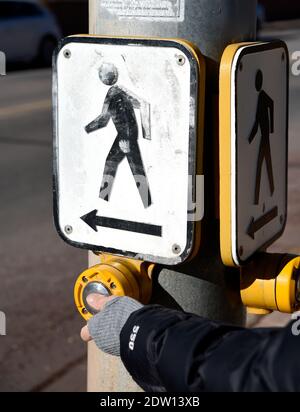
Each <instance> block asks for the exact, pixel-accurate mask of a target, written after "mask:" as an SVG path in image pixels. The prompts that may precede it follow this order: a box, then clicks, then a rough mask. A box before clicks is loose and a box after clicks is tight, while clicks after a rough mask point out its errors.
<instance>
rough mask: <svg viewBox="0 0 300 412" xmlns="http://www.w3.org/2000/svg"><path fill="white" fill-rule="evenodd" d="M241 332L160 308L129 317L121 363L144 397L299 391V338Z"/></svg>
mask: <svg viewBox="0 0 300 412" xmlns="http://www.w3.org/2000/svg"><path fill="white" fill-rule="evenodd" d="M296 335H297V334H296V333H294V334H293V333H292V325H291V324H290V325H289V326H287V327H286V328H268V329H244V328H238V327H234V326H230V325H224V324H221V323H217V322H213V321H209V320H207V319H204V318H201V317H198V316H196V315H191V314H187V313H182V312H178V311H174V310H170V309H166V308H163V307H160V306H145V307H144V308H143V309H140V310H138V311H137V312H134V313H133V314H132V315H131V316H130V318H129V319H128V321H127V323H126V324H125V326H124V327H123V329H122V332H121V358H122V361H123V363H124V364H125V366H126V368H127V370H128V371H129V372H130V374H131V375H132V377H133V379H134V380H135V381H136V382H137V383H138V384H139V385H140V386H141V387H142V388H143V389H144V390H146V391H159V390H161V391H168V392H217V391H220V392H232V391H234V392H240V391H245V392H246V391H247V392H254V391H265V392H271V391H272V392H275V391H293V392H294V391H295V392H297V391H300V336H299V334H298V336H296Z"/></svg>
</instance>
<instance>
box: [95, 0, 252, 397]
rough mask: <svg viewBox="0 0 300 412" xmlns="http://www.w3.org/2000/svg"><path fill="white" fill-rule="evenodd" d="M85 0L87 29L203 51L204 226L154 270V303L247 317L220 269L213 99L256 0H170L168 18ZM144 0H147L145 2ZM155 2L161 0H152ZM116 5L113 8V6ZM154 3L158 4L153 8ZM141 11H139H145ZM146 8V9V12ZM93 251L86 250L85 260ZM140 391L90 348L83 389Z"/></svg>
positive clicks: (126, 4)
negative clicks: (189, 248)
mask: <svg viewBox="0 0 300 412" xmlns="http://www.w3.org/2000/svg"><path fill="white" fill-rule="evenodd" d="M119 3H122V6H116V4H117V3H116V2H113V1H109V0H89V31H90V34H94V35H104V36H118V37H122V36H129V37H130V36H138V37H149V38H151V37H161V38H181V39H185V40H188V41H191V42H192V43H194V44H195V45H196V46H198V48H199V49H200V50H201V52H202V53H203V54H204V56H205V57H206V62H207V80H206V115H205V135H204V175H205V219H204V220H203V222H202V223H203V224H202V247H201V254H200V255H199V256H197V257H196V258H195V259H194V260H193V261H192V262H190V263H188V264H185V265H182V266H181V267H176V268H167V267H164V268H159V267H157V269H156V270H155V273H154V276H153V299H152V302H154V303H159V304H162V305H165V306H169V307H174V308H177V309H182V310H185V311H187V312H191V313H195V314H198V315H201V316H205V317H208V318H210V319H215V320H221V321H225V322H229V323H232V324H238V325H243V324H244V323H245V310H244V307H243V305H242V302H241V298H240V275H239V270H238V269H229V268H225V266H224V265H223V263H222V262H221V258H220V242H219V188H218V185H219V167H218V159H219V154H218V147H219V142H218V121H219V113H218V103H219V100H218V99H219V63H220V60H221V56H222V52H223V50H224V49H225V47H226V46H227V45H228V44H230V43H238V42H242V41H253V40H255V38H256V5H257V1H256V0H244V1H240V0H172V1H170V2H169V3H170V4H171V5H173V7H175V6H176V5H177V6H178V8H176V9H175V8H172V7H171V6H170V7H171V8H170V11H169V12H170V14H169V15H168V18H166V16H165V15H164V16H163V15H162V16H159V13H158V12H157V10H156V12H155V16H154V17H153V16H152V17H151V15H150V14H149V7H146V6H149V4H152V3H153V2H151V3H149V1H148V0H140V1H139V3H140V7H139V9H140V10H141V11H140V12H139V15H138V13H137V11H136V10H134V8H133V4H134V3H135V4H136V1H135V2H133V1H132V0H123V1H121V2H119ZM147 3H148V4H147ZM157 4H158V5H160V4H161V1H160V0H158V1H157ZM118 7H119V9H118ZM156 9H157V8H156ZM143 10H144V11H143ZM146 10H148V11H146ZM98 263H100V262H99V257H97V256H95V255H94V254H92V253H90V256H89V264H90V265H95V264H98ZM139 390H140V389H139V388H138V387H137V385H135V383H134V382H133V381H132V380H131V378H130V377H129V376H128V374H127V372H126V370H125V368H124V367H123V365H122V363H121V361H120V360H119V359H117V358H113V357H111V356H109V355H105V354H103V353H101V352H100V351H98V349H97V348H96V346H95V345H94V343H93V342H92V343H90V344H89V348H88V391H92V392H123V391H139Z"/></svg>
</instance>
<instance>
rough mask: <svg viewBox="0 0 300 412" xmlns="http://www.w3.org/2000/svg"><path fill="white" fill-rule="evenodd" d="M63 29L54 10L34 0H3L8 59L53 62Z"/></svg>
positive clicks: (0, 11)
mask: <svg viewBox="0 0 300 412" xmlns="http://www.w3.org/2000/svg"><path fill="white" fill-rule="evenodd" d="M60 38H61V31H60V29H59V27H58V25H57V23H56V20H55V18H54V17H53V15H52V14H51V12H50V11H49V10H48V9H47V8H46V7H44V6H42V5H40V4H38V3H37V2H34V1H33V0H19V1H17V0H0V50H1V51H2V52H4V53H5V55H6V60H7V62H23V63H30V62H33V61H35V60H38V61H39V62H41V63H42V64H44V65H50V64H51V59H52V53H53V51H54V49H55V48H56V45H57V43H58V41H59V39H60Z"/></svg>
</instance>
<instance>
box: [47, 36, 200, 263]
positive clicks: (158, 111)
mask: <svg viewBox="0 0 300 412" xmlns="http://www.w3.org/2000/svg"><path fill="white" fill-rule="evenodd" d="M197 53H198V52H197ZM197 53H196V51H194V49H192V48H190V46H189V45H187V44H186V43H184V42H178V41H169V40H150V39H149V40H138V39H108V38H101V37H99V38H96V37H70V38H68V39H66V40H64V42H63V43H62V45H61V48H60V50H59V51H58V52H57V56H56V62H55V68H54V97H55V110H54V116H55V130H56V136H55V197H56V211H55V213H56V225H57V228H58V231H59V233H60V234H61V235H62V237H63V238H64V239H65V240H66V241H68V242H69V243H71V244H73V245H74V246H78V247H83V248H88V249H92V250H97V251H107V252H110V253H115V254H119V255H122V256H128V257H135V258H137V259H143V260H146V261H151V262H155V263H164V264H170V265H175V264H179V263H182V262H183V261H185V260H186V259H187V258H188V257H189V256H190V255H191V253H193V252H194V250H195V245H196V244H197V243H199V242H200V239H199V238H200V236H199V233H200V231H199V229H200V228H199V225H198V223H197V222H200V220H201V219H202V217H203V205H204V199H203V176H201V168H202V156H198V155H197V147H198V148H200V152H201V153H202V138H201V136H202V134H203V124H202V120H201V121H200V119H202V114H203V110H200V107H199V105H201V109H203V104H202V102H203V101H204V83H203V82H204V70H203V73H202V68H203V67H202V66H201V64H204V62H203V58H202V57H201V56H200V54H199V57H198V54H197ZM200 61H201V64H200ZM199 82H200V93H199V88H198V86H199ZM200 96H201V99H200ZM200 113H201V116H200ZM199 122H200V124H199ZM198 141H199V142H198ZM199 171H200V173H199ZM197 172H198V174H199V176H197ZM196 229H197V230H196Z"/></svg>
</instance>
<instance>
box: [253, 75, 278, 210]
mask: <svg viewBox="0 0 300 412" xmlns="http://www.w3.org/2000/svg"><path fill="white" fill-rule="evenodd" d="M262 87H263V73H262V71H261V70H258V71H257V73H256V80H255V88H256V90H257V91H258V92H259V96H258V103H257V111H256V117H255V123H254V126H253V129H252V131H251V134H250V137H249V143H252V141H253V140H254V138H255V137H256V136H257V134H258V132H259V129H260V133H261V140H260V144H259V155H258V162H257V172H256V180H255V200H254V204H255V205H258V204H259V194H260V185H261V177H262V176H261V175H262V167H263V162H264V161H265V162H266V166H267V173H268V179H269V185H270V191H271V195H273V193H274V190H275V187H274V176H273V165H272V155H271V146H270V134H273V133H274V102H273V100H272V99H271V97H270V96H269V95H268V94H267V93H266V92H265V91H264V90H263V89H262Z"/></svg>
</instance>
